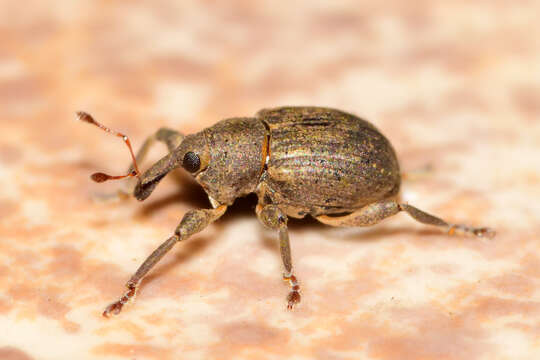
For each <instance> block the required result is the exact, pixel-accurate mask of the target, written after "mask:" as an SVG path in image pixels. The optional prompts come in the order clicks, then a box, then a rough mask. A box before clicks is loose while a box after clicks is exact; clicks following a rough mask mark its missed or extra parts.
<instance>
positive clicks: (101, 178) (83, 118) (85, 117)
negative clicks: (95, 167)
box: [77, 111, 140, 183]
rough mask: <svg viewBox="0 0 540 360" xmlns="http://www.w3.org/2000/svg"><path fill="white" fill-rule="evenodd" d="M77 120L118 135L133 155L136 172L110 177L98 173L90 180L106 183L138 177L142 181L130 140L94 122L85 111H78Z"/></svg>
mask: <svg viewBox="0 0 540 360" xmlns="http://www.w3.org/2000/svg"><path fill="white" fill-rule="evenodd" d="M77 120H81V121H84V122H87V123H89V124H93V125H96V126H97V127H99V128H100V129H101V130H103V131H106V132H108V133H111V134H113V135H116V136H118V137H121V138H122V140H124V142H125V143H126V145H127V147H128V148H129V153H130V154H131V159H133V168H134V170H133V171H131V172H130V173H129V174H126V175H116V176H114V175H108V174H105V173H102V172H97V173H94V174H92V175H91V176H90V178H91V179H92V180H94V181H95V182H98V183H100V182H104V181H107V180H118V179H123V178H126V177H133V176H136V177H137V178H139V179H140V171H139V167H138V166H137V160H136V159H135V154H134V153H133V149H132V148H131V143H130V141H129V138H128V137H127V136H126V135H124V134H122V133H119V132H117V131H114V130H112V129H110V128H108V127H106V126H104V125H103V124H100V123H98V122H97V121H96V120H94V118H93V117H92V116H91V115H90V114H88V113H86V112H84V111H78V112H77Z"/></svg>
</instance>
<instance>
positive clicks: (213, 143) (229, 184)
mask: <svg viewBox="0 0 540 360" xmlns="http://www.w3.org/2000/svg"><path fill="white" fill-rule="evenodd" d="M265 146H266V129H265V127H264V125H263V124H262V123H261V122H260V121H258V120H257V119H255V118H232V119H225V120H222V121H220V122H218V123H216V124H215V125H213V126H212V127H209V128H207V129H205V130H203V131H201V132H199V133H196V134H193V135H188V136H186V137H185V138H184V140H183V141H182V143H181V144H180V145H179V146H178V147H177V148H176V149H175V150H174V151H172V152H171V153H170V154H169V155H167V156H165V157H164V158H162V159H161V160H159V161H158V162H157V163H156V164H154V165H153V166H152V167H151V168H150V169H148V170H147V171H146V172H145V173H144V174H143V175H141V178H140V180H139V183H138V184H137V186H136V187H135V191H134V195H135V197H136V198H137V199H138V200H144V199H146V198H147V197H148V196H149V195H150V194H151V193H152V191H153V190H154V188H155V187H156V185H157V184H158V183H159V181H160V180H161V179H163V177H165V175H167V173H169V172H170V171H171V170H173V169H175V168H177V167H180V166H181V167H183V168H184V169H185V170H186V171H187V172H189V173H190V174H192V175H193V176H194V177H195V180H196V181H197V182H198V183H199V184H200V185H201V186H202V187H203V189H204V190H205V191H206V193H207V194H208V196H209V197H210V198H211V199H213V200H215V201H216V202H218V203H220V204H227V205H230V204H231V203H232V202H233V201H234V199H236V198H237V197H240V196H243V195H246V194H248V193H250V192H253V191H254V190H255V188H256V186H257V184H258V182H259V178H260V175H261V173H262V169H263V165H264V160H265V158H266V153H265Z"/></svg>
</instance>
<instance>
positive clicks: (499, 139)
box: [0, 0, 540, 360]
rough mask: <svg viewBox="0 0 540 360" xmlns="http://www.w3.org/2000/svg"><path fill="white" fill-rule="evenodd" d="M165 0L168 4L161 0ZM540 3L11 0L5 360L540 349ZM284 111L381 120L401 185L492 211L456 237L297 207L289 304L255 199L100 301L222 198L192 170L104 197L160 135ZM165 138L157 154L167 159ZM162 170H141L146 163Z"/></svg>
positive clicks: (2, 312) (4, 107)
mask: <svg viewBox="0 0 540 360" xmlns="http://www.w3.org/2000/svg"><path fill="white" fill-rule="evenodd" d="M149 4H151V5H149ZM538 13H540V6H539V3H538V2H537V1H519V2H517V1H516V2H505V1H474V2H471V1H465V0H458V1H445V2H441V1H438V2H433V1H415V2H410V1H384V2H370V3H367V2H366V3H363V2H361V3H359V2H357V1H343V2H334V1H332V2H322V1H318V2H317V1H312V2H305V3H303V4H302V3H296V2H292V1H289V2H286V3H284V4H282V5H278V4H276V2H275V1H274V2H270V1H269V2H256V1H221V2H218V1H195V0H194V1H182V2H177V1H154V2H142V1H101V2H97V1H76V2H75V1H67V0H66V1H46V2H44V1H36V0H33V1H27V2H25V3H24V4H23V3H22V2H17V1H10V0H3V1H0V39H1V45H0V109H1V110H0V114H1V117H0V130H1V134H2V136H1V137H0V183H1V184H2V186H1V188H0V358H2V359H10V360H13V359H121V358H125V359H199V358H205V359H224V358H235V359H261V358H269V359H283V358H289V359H358V358H366V359H382V360H384V359H422V360H427V359H445V360H457V359H467V360H471V359H533V358H540V325H539V324H540V292H539V290H538V288H539V285H540V247H539V246H538V242H539V240H540V239H539V235H538V234H539V232H540V215H539V214H540V202H539V201H538V199H540V172H539V169H540V147H539V146H538V144H539V143H540V121H539V116H540V85H539V84H540V43H539V42H538V41H537V40H538V39H539V38H540V25H539V23H538ZM279 105H324V106H332V107H337V108H341V109H344V110H347V111H350V112H353V113H355V114H357V115H360V116H363V117H365V118H367V119H370V120H371V121H372V122H373V123H374V124H375V125H376V126H377V127H378V128H379V129H381V131H383V133H384V134H385V135H386V136H387V137H388V138H389V139H390V140H391V141H392V142H393V144H394V146H395V148H396V151H397V153H398V156H399V158H400V160H401V165H402V168H403V169H405V170H406V169H415V168H417V167H421V166H423V165H425V164H427V163H432V164H433V165H434V167H435V169H434V171H433V172H432V173H431V174H429V175H428V176H426V177H424V178H422V179H419V180H417V181H414V182H413V181H406V182H405V183H404V184H403V189H404V191H403V198H404V199H405V200H407V201H410V202H411V203H412V204H415V205H417V206H419V207H420V208H422V209H425V210H426V211H430V212H432V213H434V214H437V215H440V216H441V217H444V218H445V219H448V220H453V221H459V222H466V223H470V224H478V225H486V226H493V227H495V228H496V229H497V231H498V236H497V237H496V238H495V239H494V240H491V241H479V240H477V239H473V238H459V237H447V236H445V235H444V234H442V233H440V232H439V231H438V230H436V229H431V228H427V227H424V226H422V225H420V224H417V223H415V222H414V221H412V220H411V219H409V218H408V217H407V216H406V215H398V216H396V217H395V218H393V219H391V220H388V221H385V222H384V223H382V224H380V225H378V226H376V227H373V228H367V229H335V228H329V227H325V226H323V225H320V224H317V223H315V222H313V221H309V220H308V221H295V222H293V223H292V224H291V234H290V235H291V246H292V252H293V261H294V264H295V266H296V273H297V276H298V278H299V280H300V282H301V285H302V289H303V301H302V303H301V304H300V306H299V307H298V308H297V309H296V310H294V311H293V312H288V311H286V309H285V306H286V304H285V296H286V294H287V291H288V289H287V286H286V284H284V283H283V282H282V280H281V267H280V266H281V264H280V259H279V253H278V247H277V241H276V239H275V238H276V236H275V234H273V233H267V232H265V231H262V230H261V226H260V225H259V223H258V222H257V219H256V218H255V216H254V215H253V207H254V202H253V201H251V200H253V199H247V200H242V201H240V202H239V204H238V206H236V207H233V208H232V209H231V211H230V212H229V213H228V214H226V215H225V217H224V218H223V219H222V220H220V221H219V222H217V223H216V224H215V225H212V226H211V227H210V228H208V229H207V230H206V231H204V232H203V233H201V234H200V235H198V236H196V237H194V238H193V239H192V240H191V241H189V242H187V243H185V244H182V245H183V246H178V247H177V248H176V249H175V250H174V251H173V252H172V253H171V254H169V256H167V257H166V258H165V259H164V260H163V261H162V263H161V264H160V265H159V266H158V267H157V268H156V269H155V271H153V272H152V273H151V275H150V276H149V277H148V278H147V279H146V281H145V282H144V284H143V286H142V288H141V292H140V296H139V297H138V299H137V301H136V302H135V304H134V305H132V306H129V307H126V308H125V310H124V312H123V313H122V314H121V315H120V316H119V317H116V318H113V319H108V320H107V319H104V318H102V317H101V311H102V310H103V308H104V307H105V306H106V305H107V304H108V303H109V302H110V301H113V300H116V298H117V297H118V296H119V295H120V294H121V292H122V291H123V290H124V289H123V285H124V283H125V281H126V280H127V279H128V278H129V276H130V274H131V273H132V272H133V271H134V270H135V269H136V268H137V266H138V265H139V264H140V263H141V261H142V260H143V259H144V258H145V256H146V255H148V254H149V253H150V252H151V251H152V250H153V249H154V248H155V247H156V246H157V245H158V244H160V243H161V242H162V241H163V240H165V239H166V238H167V237H168V236H169V235H170V234H171V232H172V231H173V230H174V228H175V226H176V224H177V223H178V221H179V220H180V218H181V216H182V215H183V214H184V213H185V212H186V211H187V210H188V209H191V208H195V207H204V206H208V203H207V200H205V198H204V194H203V193H202V192H201V190H200V189H198V188H197V187H196V186H195V185H194V184H193V183H192V182H190V180H189V177H188V176H186V175H185V174H183V173H181V172H179V174H176V175H171V176H169V177H168V178H166V179H165V180H164V181H163V183H162V184H160V186H159V187H158V188H157V189H156V191H155V192H154V193H153V194H152V196H151V197H150V198H149V199H148V200H147V201H145V202H144V203H138V202H136V201H135V200H130V201H124V202H105V201H96V199H100V198H103V196H101V195H102V194H106V193H112V192H114V191H115V189H117V188H118V187H120V186H121V184H119V183H116V184H114V183H106V184H101V185H100V184H94V183H91V182H90V180H89V179H88V176H89V174H91V173H92V172H94V171H99V170H102V171H107V172H112V173H121V172H123V171H124V170H125V168H126V166H127V164H128V163H129V156H128V153H127V150H126V149H125V148H124V145H123V144H122V142H121V141H120V139H118V138H114V137H111V136H107V135H106V134H105V133H102V132H100V131H98V130H97V129H95V128H91V127H90V126H88V125H87V124H82V123H78V122H76V121H74V112H75V111H77V110H86V111H89V112H90V113H92V114H93V115H94V116H95V117H96V119H98V120H100V121H102V122H104V123H106V124H108V125H110V126H112V127H114V128H116V129H118V130H121V131H124V132H125V133H127V134H129V135H130V137H131V139H132V142H133V143H135V144H136V145H140V144H141V143H142V141H143V140H144V138H145V136H146V135H148V134H150V133H151V132H153V131H155V129H157V128H158V127H159V126H170V127H174V128H177V129H181V130H182V131H183V132H185V133H191V132H194V131H197V130H199V129H201V128H203V127H205V126H207V125H209V124H212V123H214V122H215V121H217V120H219V119H221V118H224V117H229V116H239V115H245V116H249V115H253V114H254V113H255V112H256V111H257V110H259V109H261V108H264V107H270V106H279ZM161 154H164V148H163V147H158V148H157V149H156V150H155V151H153V152H152V154H151V157H152V159H153V160H156V159H157V158H159V157H160V155H161ZM148 164H149V163H145V164H144V165H143V167H146V166H148Z"/></svg>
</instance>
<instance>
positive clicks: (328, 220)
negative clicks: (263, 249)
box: [317, 200, 495, 238]
mask: <svg viewBox="0 0 540 360" xmlns="http://www.w3.org/2000/svg"><path fill="white" fill-rule="evenodd" d="M400 211H405V212H406V213H407V214H409V215H410V216H411V217H412V218H413V219H415V220H416V221H418V222H421V223H423V224H427V225H434V226H440V227H444V228H446V229H447V231H448V234H450V235H453V234H454V233H456V231H457V232H463V233H467V234H472V235H475V236H478V237H489V238H491V237H494V236H495V231H494V230H492V229H490V228H486V227H482V228H474V227H469V226H466V225H461V224H452V223H448V222H446V221H444V220H442V219H440V218H438V217H436V216H433V215H430V214H428V213H426V212H424V211H422V210H420V209H417V208H415V207H414V206H411V205H408V204H399V203H397V202H396V201H394V200H382V201H379V202H376V203H373V204H369V205H367V206H364V207H363V208H361V209H358V210H356V211H355V212H353V213H351V214H348V215H345V216H339V217H333V216H328V215H321V216H318V217H317V220H319V221H320V222H322V223H323V224H327V225H331V226H370V225H375V224H377V223H378V222H380V221H381V220H383V219H386V218H387V217H390V216H392V215H395V214H397V213H398V212H400Z"/></svg>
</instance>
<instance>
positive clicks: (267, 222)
mask: <svg viewBox="0 0 540 360" xmlns="http://www.w3.org/2000/svg"><path fill="white" fill-rule="evenodd" d="M256 212H257V217H258V218H259V220H260V221H261V222H262V223H263V225H264V226H266V227H268V228H270V229H273V230H278V232H279V250H280V253H281V260H282V261H283V267H284V268H285V272H284V273H283V280H285V281H288V282H289V286H290V287H291V291H290V292H289V295H288V296H287V308H288V309H292V308H293V307H294V305H295V304H297V303H299V302H300V285H299V284H298V280H296V276H294V274H293V267H292V261H291V246H290V244H289V232H288V230H287V215H285V213H283V211H281V209H280V208H278V207H277V206H276V205H264V206H263V205H260V204H259V205H257V209H256Z"/></svg>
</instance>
